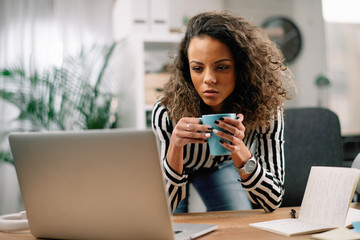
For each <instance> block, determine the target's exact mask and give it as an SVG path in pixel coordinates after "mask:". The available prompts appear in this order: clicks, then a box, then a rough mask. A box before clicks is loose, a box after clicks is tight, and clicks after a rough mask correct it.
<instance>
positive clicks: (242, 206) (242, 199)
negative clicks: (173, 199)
mask: <svg viewBox="0 0 360 240" xmlns="http://www.w3.org/2000/svg"><path fill="white" fill-rule="evenodd" d="M239 178H240V176H239V173H238V172H237V171H236V170H235V168H234V164H233V162H232V161H226V162H223V163H221V164H219V165H218V167H217V168H216V169H214V170H209V171H204V172H198V173H195V174H194V176H191V177H190V180H189V182H191V183H192V184H193V186H194V187H195V189H196V191H197V192H198V193H199V195H200V197H201V199H202V200H203V202H204V204H205V206H206V208H207V211H225V210H247V209H251V208H252V206H251V203H250V200H249V198H248V196H247V195H246V193H245V191H244V189H243V188H242V186H241V183H240V182H239V181H238V179H239ZM188 185H189V183H188V184H187V186H186V188H187V191H186V192H187V194H189V187H188ZM188 198H189V197H188V195H187V196H186V198H185V199H183V200H182V201H181V202H180V204H179V205H178V207H177V208H176V210H175V213H183V212H188Z"/></svg>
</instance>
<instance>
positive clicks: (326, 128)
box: [281, 108, 343, 207]
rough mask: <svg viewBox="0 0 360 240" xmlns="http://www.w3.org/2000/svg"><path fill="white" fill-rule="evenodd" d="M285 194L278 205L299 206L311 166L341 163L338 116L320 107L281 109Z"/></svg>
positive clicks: (341, 152) (341, 151)
mask: <svg viewBox="0 0 360 240" xmlns="http://www.w3.org/2000/svg"><path fill="white" fill-rule="evenodd" d="M284 119H285V130H284V138H285V195H284V200H283V203H282V205H281V206H283V207H289V206H300V205H301V201H302V198H303V195H304V192H305V187H306V183H307V179H308V176H309V173H310V168H311V166H341V164H342V158H343V149H342V145H341V132H340V122H339V118H338V116H337V115H336V114H335V113H334V112H332V111H330V110H328V109H324V108H291V109H290V108H289V109H286V110H285V113H284Z"/></svg>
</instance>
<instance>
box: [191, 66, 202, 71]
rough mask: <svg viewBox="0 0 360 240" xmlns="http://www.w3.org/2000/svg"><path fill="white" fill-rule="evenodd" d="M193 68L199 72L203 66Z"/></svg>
mask: <svg viewBox="0 0 360 240" xmlns="http://www.w3.org/2000/svg"><path fill="white" fill-rule="evenodd" d="M192 70H193V71H195V72H199V71H201V70H202V68H201V67H193V68H192Z"/></svg>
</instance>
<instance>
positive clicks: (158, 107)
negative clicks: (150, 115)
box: [153, 98, 167, 111]
mask: <svg viewBox="0 0 360 240" xmlns="http://www.w3.org/2000/svg"><path fill="white" fill-rule="evenodd" d="M164 110H165V111H167V108H166V107H165V106H164V105H163V104H162V103H161V98H160V99H158V100H156V102H155V103H154V105H153V111H164Z"/></svg>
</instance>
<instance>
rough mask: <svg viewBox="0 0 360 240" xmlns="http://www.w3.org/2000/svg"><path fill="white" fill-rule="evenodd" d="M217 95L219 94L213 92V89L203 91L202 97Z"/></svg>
mask: <svg viewBox="0 0 360 240" xmlns="http://www.w3.org/2000/svg"><path fill="white" fill-rule="evenodd" d="M218 93H219V92H218V91H216V90H213V89H209V90H205V91H204V95H205V96H207V97H211V96H215V95H216V94H218Z"/></svg>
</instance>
